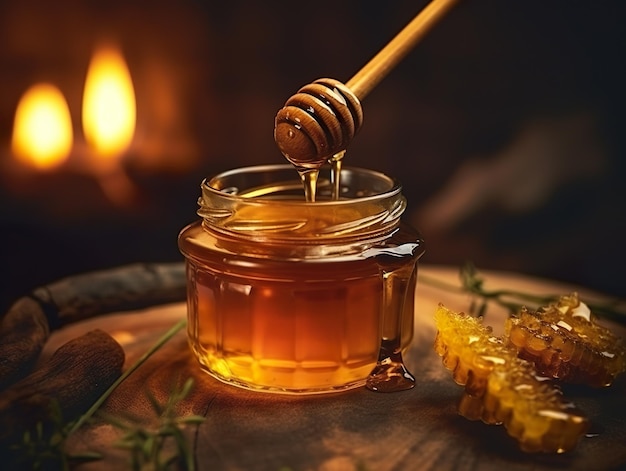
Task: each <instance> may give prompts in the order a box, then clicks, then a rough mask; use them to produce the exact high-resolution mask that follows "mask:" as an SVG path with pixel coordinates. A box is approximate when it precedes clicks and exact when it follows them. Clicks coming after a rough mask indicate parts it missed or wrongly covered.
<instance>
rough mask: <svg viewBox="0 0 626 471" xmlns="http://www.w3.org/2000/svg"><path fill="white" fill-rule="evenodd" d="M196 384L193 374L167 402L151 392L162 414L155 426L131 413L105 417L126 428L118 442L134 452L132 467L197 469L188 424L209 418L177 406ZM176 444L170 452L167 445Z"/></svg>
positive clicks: (153, 403) (152, 402)
mask: <svg viewBox="0 0 626 471" xmlns="http://www.w3.org/2000/svg"><path fill="white" fill-rule="evenodd" d="M192 386H193V379H192V378H189V379H188V380H187V381H186V382H185V383H184V384H183V386H182V388H180V389H178V390H174V391H173V392H172V393H171V394H170V396H169V397H168V398H167V401H166V402H165V404H161V403H159V402H158V401H157V400H156V398H155V397H154V396H153V395H152V394H151V393H150V392H148V399H149V401H150V405H151V407H152V409H153V412H154V413H155V415H156V416H158V417H159V420H158V423H157V425H156V426H155V427H153V428H149V427H144V426H141V425H138V424H139V423H140V421H139V420H138V419H136V418H132V417H130V418H129V419H130V420H124V419H122V418H116V417H105V418H106V419H107V421H108V422H109V423H111V424H112V425H114V426H115V427H117V428H119V429H120V430H122V431H124V435H123V436H122V438H121V439H120V440H119V441H118V442H117V443H116V446H117V447H119V448H122V449H126V450H128V451H129V452H130V455H131V469H133V470H137V471H139V470H143V469H150V470H152V471H166V470H168V469H171V468H172V467H174V466H176V469H185V470H187V471H194V469H195V461H194V456H193V453H192V450H191V449H190V448H189V446H188V443H187V440H186V439H185V436H184V433H183V431H184V428H185V427H186V426H189V425H200V424H202V423H203V422H204V421H205V418H204V417H202V416H199V415H185V416H179V415H178V413H177V410H176V408H177V406H178V405H179V403H180V402H181V401H182V400H183V399H185V397H187V395H188V394H189V392H190V391H191V388H192ZM172 442H173V444H174V451H173V452H171V451H170V452H168V451H167V445H168V444H170V443H172Z"/></svg>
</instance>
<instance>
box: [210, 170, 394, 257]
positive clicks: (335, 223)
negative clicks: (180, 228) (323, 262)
mask: <svg viewBox="0 0 626 471" xmlns="http://www.w3.org/2000/svg"><path fill="white" fill-rule="evenodd" d="M342 182H344V183H343V186H342V192H341V193H342V198H341V199H339V200H330V199H326V200H321V201H317V202H315V203H310V202H306V201H304V197H303V189H302V186H301V184H298V183H299V180H298V179H297V175H296V174H295V171H294V170H293V168H291V167H290V166H282V165H281V166H264V167H252V168H248V169H239V170H237V171H233V172H227V173H225V174H222V175H218V176H217V177H214V178H213V179H211V180H209V181H205V182H203V184H202V196H201V198H200V200H199V205H200V209H199V210H198V214H199V215H200V216H201V217H202V218H203V225H204V227H206V228H207V229H210V230H212V231H215V232H216V233H219V234H222V235H224V236H228V237H230V238H233V239H248V240H253V241H255V242H256V243H271V244H294V243H295V244H300V245H341V244H346V243H348V244H350V243H358V242H359V241H365V240H368V239H379V238H385V237H386V236H387V235H388V234H390V233H391V232H393V231H394V230H395V228H396V227H397V226H398V224H399V222H400V217H401V216H402V214H403V212H404V210H405V208H406V199H405V198H404V196H403V195H402V193H401V187H400V185H399V184H398V183H397V182H396V181H395V180H394V179H392V178H390V177H387V176H386V175H384V174H381V173H378V172H374V171H371V170H365V169H350V168H348V169H345V170H344V171H343V172H342ZM262 188H271V190H272V191H271V192H270V193H269V194H268V192H265V193H264V192H262V191H260V189H262ZM250 194H263V196H262V197H250V196H246V195H250Z"/></svg>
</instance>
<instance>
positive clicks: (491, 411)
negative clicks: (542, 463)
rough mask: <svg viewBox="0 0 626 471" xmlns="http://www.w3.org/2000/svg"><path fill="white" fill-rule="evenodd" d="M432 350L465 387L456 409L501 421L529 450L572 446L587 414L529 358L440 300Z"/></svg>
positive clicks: (473, 416) (471, 416)
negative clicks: (537, 370)
mask: <svg viewBox="0 0 626 471" xmlns="http://www.w3.org/2000/svg"><path fill="white" fill-rule="evenodd" d="M435 325H436V327H437V336H436V339H435V351H436V352H437V353H438V354H439V355H440V356H441V357H442V361H443V364H444V365H445V366H446V368H448V369H449V370H451V371H452V375H453V378H454V380H455V381H456V382H457V383H458V384H459V385H462V386H464V387H465V390H464V395H463V397H462V399H461V401H460V403H459V413H460V414H461V415H462V416H464V417H466V418H468V419H470V420H482V421H483V422H485V423H489V424H502V425H504V427H505V429H506V430H507V433H508V434H509V435H510V436H512V437H513V438H515V439H516V440H517V441H518V443H519V445H520V448H521V449H522V450H524V451H528V452H537V451H542V452H554V453H561V452H564V451H567V450H570V449H572V448H574V447H575V446H576V443H577V442H578V440H579V439H580V437H581V436H582V435H583V434H584V433H585V431H586V430H587V427H588V421H587V419H586V418H585V417H584V416H583V415H582V414H581V413H580V412H579V411H578V410H577V409H575V408H574V407H573V406H572V405H571V404H570V403H568V402H566V401H565V400H564V399H563V397H562V394H561V392H560V390H559V389H558V388H556V387H555V386H554V385H552V383H550V382H548V381H545V380H542V379H540V378H538V377H537V375H536V371H535V370H534V368H533V365H532V363H530V362H528V361H526V360H523V359H520V358H518V356H517V351H516V350H515V348H513V347H512V346H509V345H507V344H506V343H505V342H504V341H503V340H502V338H499V337H495V336H493V335H492V331H491V328H489V327H487V326H484V325H483V324H482V323H481V321H480V320H479V319H477V318H474V317H471V316H468V315H466V314H464V313H456V312H454V311H451V310H449V309H447V308H446V307H445V306H443V305H441V304H440V305H439V306H438V308H437V310H436V312H435Z"/></svg>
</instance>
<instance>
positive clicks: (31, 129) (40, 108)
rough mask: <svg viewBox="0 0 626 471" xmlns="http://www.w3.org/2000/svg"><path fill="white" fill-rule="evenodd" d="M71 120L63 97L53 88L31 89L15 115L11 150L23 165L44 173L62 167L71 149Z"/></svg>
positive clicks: (49, 86) (43, 86)
mask: <svg viewBox="0 0 626 471" xmlns="http://www.w3.org/2000/svg"><path fill="white" fill-rule="evenodd" d="M72 139H73V132H72V119H71V117H70V110H69V108H68V106H67V102H66V101H65V98H64V97H63V94H62V93H61V92H60V90H59V89H58V88H56V87H55V86H53V85H50V84H46V83H41V84H38V85H34V86H32V87H31V88H29V89H28V90H27V91H26V93H24V96H22V99H21V100H20V102H19V104H18V105H17V110H16V112H15V123H14V126H13V137H12V140H11V147H12V150H13V154H14V155H15V157H16V158H18V159H19V160H21V161H22V162H24V163H26V164H28V165H30V166H33V167H36V168H38V169H41V170H47V169H51V168H54V167H57V166H59V165H61V164H62V163H63V162H65V160H67V158H68V157H69V154H70V151H71V149H72Z"/></svg>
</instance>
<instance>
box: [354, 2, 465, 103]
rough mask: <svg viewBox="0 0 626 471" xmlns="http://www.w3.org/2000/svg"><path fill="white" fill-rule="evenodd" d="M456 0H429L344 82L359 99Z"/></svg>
mask: <svg viewBox="0 0 626 471" xmlns="http://www.w3.org/2000/svg"><path fill="white" fill-rule="evenodd" d="M457 1H458V0H433V1H432V2H431V3H429V4H428V5H427V6H426V7H425V8H424V9H423V10H422V11H421V12H420V13H418V15H417V16H416V17H415V18H414V19H413V20H412V21H411V22H410V23H409V24H408V25H406V26H405V27H404V29H403V30H402V31H400V32H399V33H398V34H397V35H396V37H394V38H393V39H392V40H391V41H390V42H389V43H388V44H387V45H386V46H385V47H384V48H383V49H381V50H380V51H379V52H378V54H376V55H375V56H374V57H373V58H372V59H371V60H370V61H369V62H368V63H367V64H365V66H364V67H363V68H362V69H361V70H359V71H358V72H357V73H356V74H355V75H354V76H353V77H352V78H351V79H350V80H349V81H348V82H347V83H346V85H347V86H348V88H349V89H350V90H352V92H353V93H354V94H355V95H356V96H357V97H358V98H359V99H360V100H362V99H363V98H364V97H365V96H366V95H367V94H368V93H369V92H370V91H371V90H372V89H373V88H374V87H375V86H376V85H378V83H379V82H380V81H381V80H382V79H383V78H385V77H386V76H387V74H388V73H389V72H390V71H391V70H392V69H393V68H394V67H395V66H396V65H397V64H398V63H399V62H400V61H401V60H402V59H403V58H404V56H406V55H407V54H408V53H409V51H410V50H411V49H412V48H413V47H414V46H415V45H416V44H417V43H418V42H419V41H420V39H422V37H424V35H425V34H426V33H427V32H428V31H429V30H430V28H431V27H432V26H433V25H434V24H435V23H436V22H437V21H438V20H439V19H440V18H441V17H442V16H443V15H444V14H445V13H446V12H447V11H448V10H449V9H450V8H451V7H452V6H453V5H454V4H455V3H456V2H457Z"/></svg>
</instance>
